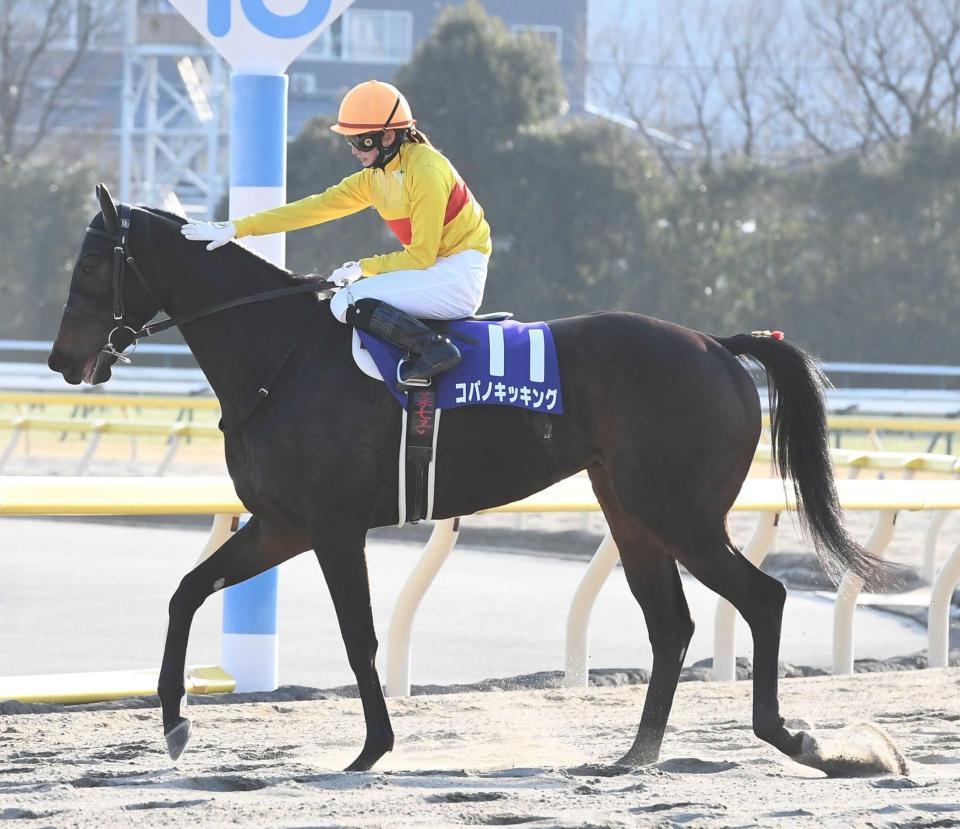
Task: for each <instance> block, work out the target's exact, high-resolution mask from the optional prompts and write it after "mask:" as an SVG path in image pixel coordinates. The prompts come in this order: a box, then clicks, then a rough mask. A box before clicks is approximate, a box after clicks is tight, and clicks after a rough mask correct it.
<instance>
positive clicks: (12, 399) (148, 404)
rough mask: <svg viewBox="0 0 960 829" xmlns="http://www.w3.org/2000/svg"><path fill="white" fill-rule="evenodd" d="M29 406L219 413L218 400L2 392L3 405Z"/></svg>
mask: <svg viewBox="0 0 960 829" xmlns="http://www.w3.org/2000/svg"><path fill="white" fill-rule="evenodd" d="M3 403H7V404H10V405H26V406H116V407H118V408H125V407H127V408H142V409H197V410H202V411H220V401H219V400H217V398H216V397H178V396H173V395H169V396H157V397H151V396H149V395H143V394H100V393H99V392H82V393H71V392H31V391H0V404H3Z"/></svg>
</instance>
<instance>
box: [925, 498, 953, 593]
mask: <svg viewBox="0 0 960 829" xmlns="http://www.w3.org/2000/svg"><path fill="white" fill-rule="evenodd" d="M949 515H950V510H945V509H942V510H937V511H936V512H935V513H934V514H933V517H932V518H931V519H930V524H929V525H928V526H927V532H926V534H925V535H924V537H923V579H924V581H926V582H927V584H933V583H934V581H935V580H936V578H937V540H938V539H939V537H940V530H941V529H943V524H944V522H945V521H946V520H947V516H949Z"/></svg>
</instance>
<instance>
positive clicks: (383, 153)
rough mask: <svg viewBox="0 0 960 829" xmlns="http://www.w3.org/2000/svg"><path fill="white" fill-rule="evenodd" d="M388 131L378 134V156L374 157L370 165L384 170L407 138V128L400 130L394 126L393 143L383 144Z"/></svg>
mask: <svg viewBox="0 0 960 829" xmlns="http://www.w3.org/2000/svg"><path fill="white" fill-rule="evenodd" d="M385 133H386V131H384V132H381V133H380V134H379V135H378V136H377V157H376V159H374V162H373V164H371V165H370V166H371V167H373V168H374V169H376V170H382V169H383V168H384V167H386V166H387V164H389V163H390V160H391V159H392V158H393V157H394V156H395V155H396V154H397V153H398V152H400V145H401V144H403V142H404V141H406V140H407V130H405V129H402V130H398V129H396V128H394V139H393V143H392V144H391V145H390V146H389V147H384V146H383V136H384V135H385Z"/></svg>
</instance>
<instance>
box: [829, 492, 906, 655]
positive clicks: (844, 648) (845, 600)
mask: <svg viewBox="0 0 960 829" xmlns="http://www.w3.org/2000/svg"><path fill="white" fill-rule="evenodd" d="M896 522H897V511H896V510H881V511H880V512H878V513H877V523H876V524H875V525H874V527H873V532H872V533H871V534H870V539H869V540H868V541H867V543H866V544H865V545H864V547H865V548H866V550H867V552H869V553H872V554H873V555H875V556H877V557H879V558H882V557H883V552H884V550H886V548H887V545H888V544H889V543H890V539H891V538H893V531H894V528H895V525H896ZM862 587H863V579H861V578H860V577H859V576H856V575H854V574H853V573H850V572H847V574H846V575H845V576H844V577H843V579H842V580H841V581H840V586H839V587H838V588H837V599H836V603H835V604H834V606H833V672H834V673H835V674H852V673H853V615H854V613H855V612H856V609H857V596H859V595H860V590H861V588H862Z"/></svg>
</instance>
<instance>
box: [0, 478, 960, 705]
mask: <svg viewBox="0 0 960 829" xmlns="http://www.w3.org/2000/svg"><path fill="white" fill-rule="evenodd" d="M838 491H839V495H840V501H841V504H842V505H843V507H844V509H847V510H856V511H871V512H875V513H876V514H877V520H876V523H875V526H874V530H873V532H872V534H871V537H870V540H869V541H868V542H867V546H868V547H870V548H871V549H872V552H874V553H875V554H876V555H879V556H882V555H883V553H884V551H885V549H886V547H887V545H888V544H889V542H890V539H891V538H892V536H893V532H894V528H895V519H896V515H897V513H898V512H900V511H902V510H911V511H914V510H923V511H930V512H932V513H933V514H934V515H940V514H941V513H942V512H944V511H950V510H956V509H960V481H957V480H946V481H930V480H925V481H917V480H901V481H862V480H843V481H838ZM793 508H794V504H793V502H792V496H791V495H790V494H788V493H786V492H785V490H784V487H783V484H782V482H780V481H778V480H773V479H764V480H755V479H751V480H748V481H747V482H746V484H745V485H744V488H743V490H742V491H741V493H740V495H739V497H738V499H737V502H736V504H735V505H734V510H736V511H740V512H754V513H758V514H759V519H758V522H757V525H756V527H755V529H754V532H753V536H752V538H751V539H750V541H749V542H748V544H747V545H746V548H745V551H744V552H745V555H746V556H747V557H748V558H749V559H750V560H751V561H753V562H754V563H755V564H759V563H760V562H761V561H762V560H763V557H764V556H765V555H766V553H767V551H768V550H769V549H770V548H771V546H772V543H773V539H774V536H775V533H776V527H777V523H778V521H777V519H778V516H779V515H780V514H781V513H782V512H784V511H786V510H788V509H793ZM242 510H243V507H242V505H241V504H240V502H239V500H238V499H237V498H236V495H235V493H234V491H233V485H232V483H231V482H230V480H229V479H228V478H179V479H178V478H165V479H145V478H113V479H109V478H106V479H104V478H76V479H69V478H54V479H43V478H2V477H0V515H95V514H110V515H117V514H151V515H171V514H208V515H214V516H217V517H216V520H215V522H214V527H213V529H212V532H211V537H210V538H209V539H208V542H207V544H206V546H205V549H204V551H203V553H202V554H201V559H202V558H204V557H205V556H206V555H209V554H210V553H212V552H213V551H214V550H216V549H217V548H218V547H219V546H220V544H221V543H222V542H223V541H224V540H225V539H226V538H227V537H229V533H230V531H231V529H230V524H231V523H232V522H231V518H230V517H231V516H233V515H235V514H239V513H240V512H241V511H242ZM598 510H599V506H598V505H597V502H596V500H595V499H594V496H593V493H592V490H591V489H590V484H589V481H588V480H587V479H586V478H584V477H582V476H578V477H574V478H569V479H567V480H566V481H562V482H560V483H559V484H556V485H554V486H552V487H550V488H549V489H547V490H544V491H543V492H541V493H538V494H536V495H533V496H530V497H529V498H526V499H524V500H522V501H519V502H516V503H514V504H508V505H505V506H503V507H498V508H495V509H492V510H487V511H484V513H482V514H485V513H493V512H508V513H521V514H522V513H545V512H597V511H598ZM458 521H459V519H446V520H443V521H438V522H436V524H435V525H434V529H433V533H432V535H431V537H430V540H429V541H428V543H427V545H426V547H425V548H424V552H423V554H422V556H421V558H420V560H419V562H418V563H417V565H416V566H415V567H414V570H413V571H412V573H411V575H410V577H409V578H408V579H407V582H406V584H405V585H404V587H403V589H402V591H401V593H400V596H399V598H398V600H397V603H396V605H395V607H394V611H393V615H392V618H391V622H390V630H389V634H388V647H387V672H386V673H387V677H386V679H387V681H386V690H387V693H388V694H389V695H394V696H398V695H405V694H408V693H409V688H410V663H411V642H412V636H413V625H414V621H415V617H416V612H417V609H418V607H419V605H420V603H421V601H422V599H423V597H424V596H425V594H426V592H427V590H428V589H429V587H430V585H431V584H432V582H433V579H434V578H435V576H436V574H437V572H438V571H439V570H440V568H441V567H442V566H443V563H444V562H445V561H446V559H447V557H448V556H449V554H450V551H451V550H452V549H453V547H454V545H455V544H456V541H457V537H458ZM941 523H942V522H941ZM618 558H619V554H618V551H617V548H616V544H615V543H614V541H613V539H612V538H611V537H610V535H609V534H607V535H606V536H605V537H604V539H603V541H602V542H601V544H600V546H599V548H598V550H597V552H596V554H595V555H594V557H593V560H592V561H591V562H590V564H589V565H588V567H587V569H586V572H585V574H584V577H583V579H582V581H581V583H580V585H579V587H578V588H577V590H576V593H575V595H574V597H573V600H572V603H571V606H570V611H569V614H568V622H567V646H566V678H565V684H567V685H569V686H583V685H585V684H586V681H587V665H588V641H589V640H588V630H589V622H590V614H591V611H592V608H593V606H594V603H595V601H596V598H597V595H598V594H599V591H600V588H601V587H602V586H603V584H604V582H605V581H606V579H607V577H608V576H609V574H610V573H611V572H612V570H613V568H614V567H615V566H616V563H617V560H618ZM958 582H960V544H958V545H957V546H956V547H955V548H954V549H953V551H952V553H951V555H950V557H949V558H948V560H947V562H946V563H945V564H944V566H943V567H942V568H941V569H940V572H939V573H938V574H937V576H936V579H935V581H934V584H933V587H932V590H931V592H930V598H929V611H928V620H929V623H928V624H929V630H928V637H929V657H928V658H929V664H930V666H931V667H936V666H942V665H945V664H946V659H947V639H948V624H949V602H950V597H951V594H952V592H953V589H954V587H955V586H956V585H957V583H958ZM859 592H860V584H859V583H858V580H857V579H855V578H852V577H849V576H848V577H847V578H846V579H844V581H843V583H842V584H841V586H840V590H839V591H838V594H837V600H836V604H835V612H834V618H835V624H834V637H833V638H834V669H835V671H836V672H837V673H844V672H849V671H850V670H851V669H852V659H853V641H854V640H853V610H854V608H855V606H856V602H857V598H858V595H859ZM716 618H717V632H716V636H715V642H714V678H716V679H732V678H733V677H734V661H735V652H734V645H733V642H734V628H735V622H736V615H735V613H734V612H733V610H732V608H730V607H729V605H727V604H726V602H723V601H721V602H720V604H719V605H718V608H717V614H716ZM268 667H270V666H268ZM238 687H239V685H238Z"/></svg>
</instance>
